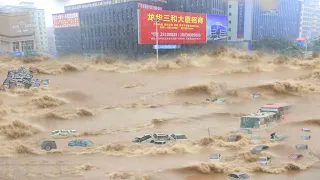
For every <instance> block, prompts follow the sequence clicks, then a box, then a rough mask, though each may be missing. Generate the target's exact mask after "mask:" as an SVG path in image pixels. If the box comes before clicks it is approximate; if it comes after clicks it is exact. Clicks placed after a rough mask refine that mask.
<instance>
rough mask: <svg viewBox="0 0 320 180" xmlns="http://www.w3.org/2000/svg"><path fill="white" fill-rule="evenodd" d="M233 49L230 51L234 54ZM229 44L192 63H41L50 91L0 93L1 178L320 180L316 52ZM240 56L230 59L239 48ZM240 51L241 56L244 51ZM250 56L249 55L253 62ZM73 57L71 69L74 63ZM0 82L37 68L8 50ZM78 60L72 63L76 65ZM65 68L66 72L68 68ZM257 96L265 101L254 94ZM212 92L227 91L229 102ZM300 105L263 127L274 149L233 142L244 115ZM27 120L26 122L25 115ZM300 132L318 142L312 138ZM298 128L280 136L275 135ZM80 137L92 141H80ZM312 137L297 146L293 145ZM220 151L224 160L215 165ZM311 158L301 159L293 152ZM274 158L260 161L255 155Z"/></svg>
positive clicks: (192, 59) (265, 141)
mask: <svg viewBox="0 0 320 180" xmlns="http://www.w3.org/2000/svg"><path fill="white" fill-rule="evenodd" d="M230 51H231V50H230ZM230 51H226V52H223V53H222V54H220V56H218V57H208V56H199V57H197V56H195V57H190V59H188V60H185V61H183V60H179V61H178V60H172V61H160V64H159V65H156V64H155V62H154V61H153V60H150V61H146V62H132V63H128V62H122V61H119V62H115V63H113V64H103V63H102V64H93V63H92V62H88V61H85V60H83V61H77V62H71V61H70V62H68V61H65V62H60V61H59V62H57V61H54V60H51V61H50V60H49V61H40V62H36V63H34V66H35V67H36V68H37V69H38V74H36V75H34V76H35V77H36V78H39V79H41V78H48V79H50V85H49V87H48V88H39V89H34V90H32V89H29V90H19V89H15V90H7V91H6V92H0V98H1V101H0V103H1V104H0V115H1V117H0V120H1V121H0V123H1V127H0V135H1V139H2V141H1V143H0V145H1V146H2V148H1V150H0V156H1V157H0V158H1V163H0V166H1V170H0V177H2V178H3V179H19V180H20V179H46V180H47V179H63V180H64V179H65V180H73V179H77V180H82V179H83V180H85V179H95V180H100V179H132V180H133V179H136V180H138V179H139V180H141V179H143V180H151V179H152V180H166V179H168V180H169V179H170V180H171V179H172V180H180V179H181V180H227V179H228V174H229V173H231V172H234V171H236V172H238V171H240V172H244V173H248V174H249V175H250V177H251V178H252V179H257V180H267V179H271V178H272V179H274V180H278V179H279V180H280V179H281V180H283V179H284V180H285V179H288V180H289V179H290V180H291V179H294V180H300V179H301V180H302V179H308V180H317V179H318V176H319V175H320V173H319V172H320V164H319V158H320V145H319V144H317V141H318V139H317V138H318V137H319V135H320V127H319V124H320V120H319V119H318V117H319V116H320V112H319V110H318V107H319V106H320V103H319V102H320V101H319V98H320V94H319V93H320V83H319V82H320V81H319V80H320V76H319V73H318V72H319V71H318V68H319V67H320V66H319V63H318V62H317V61H318V60H312V61H311V60H310V61H302V60H301V61H300V60H292V62H285V63H282V64H279V63H276V62H274V61H273V59H274V58H275V57H268V56H265V57H258V56H256V55H255V54H248V55H247V56H246V57H247V58H243V57H242V56H240V55H239V56H237V53H239V54H243V52H238V51H235V52H230ZM231 53H232V54H233V56H231V55H230V54H231ZM234 54H236V57H234ZM248 59H249V60H250V61H249V60H248ZM66 64H68V67H69V68H65V67H66ZM0 65H2V69H1V72H0V73H1V75H0V79H1V80H4V79H5V77H6V74H7V71H8V70H10V69H12V68H18V67H20V66H25V67H26V68H29V66H30V64H27V63H23V62H19V60H15V61H12V60H8V59H6V58H5V57H3V58H2V59H1V61H0ZM71 67H72V68H71ZM61 69H63V71H62V70H61ZM255 92H258V93H260V97H259V98H256V99H253V98H252V94H253V93H255ZM207 98H224V99H225V101H224V102H222V103H214V102H209V101H206V99H207ZM282 102H286V103H290V104H292V105H293V106H294V108H293V109H292V113H291V114H290V115H289V118H288V119H287V120H286V121H284V122H281V123H277V124H275V125H273V126H270V127H268V128H261V129H258V130H254V131H253V134H255V135H259V136H260V137H261V143H259V144H265V145H268V146H270V149H269V150H267V151H266V152H263V153H262V154H261V155H259V154H258V155H256V154H252V153H251V152H250V150H251V149H252V148H253V147H255V146H256V144H254V143H252V142H251V141H250V135H244V136H243V138H242V139H241V140H239V141H238V142H228V141H227V137H228V135H230V132H231V131H235V130H237V129H239V128H240V117H241V114H246V113H255V112H257V111H258V110H259V108H260V107H261V106H262V105H264V104H267V103H282ZM18 122H19V123H18ZM302 128H310V129H311V133H309V134H310V135H311V137H312V138H311V139H310V140H309V141H303V140H301V139H300V137H301V136H303V135H305V133H304V132H302V131H301V129H302ZM60 129H71V130H73V129H75V130H78V131H79V133H80V134H79V135H78V137H65V138H56V139H54V138H53V137H51V132H52V131H54V130H60ZM160 132H162V133H167V134H172V133H182V134H185V135H186V137H187V138H188V139H187V140H182V141H177V142H170V143H168V144H163V145H157V144H152V143H148V144H134V143H132V141H133V140H134V138H135V137H136V136H141V135H144V134H153V133H160ZM273 132H279V133H282V134H286V135H288V139H286V140H284V141H281V142H271V141H270V140H269V139H270V134H271V133H273ZM76 139H88V140H91V141H92V142H93V143H94V145H93V146H92V147H70V146H68V142H69V141H70V140H76ZM44 140H55V141H56V144H57V150H52V151H48V152H47V151H44V150H41V146H40V145H41V142H42V141H44ZM297 144H307V145H308V146H309V149H308V150H305V151H297V150H296V149H295V145H297ZM213 153H220V154H222V156H223V158H222V159H221V162H211V161H210V159H209V156H210V155H211V154H213ZM293 153H300V154H303V155H304V158H303V159H301V160H300V161H297V162H292V161H291V160H289V159H288V156H289V155H290V154H293ZM260 156H270V157H271V158H272V163H271V164H269V165H266V166H262V165H258V164H257V163H256V158H258V157H260Z"/></svg>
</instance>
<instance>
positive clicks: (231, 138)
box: [228, 134, 241, 142]
mask: <svg viewBox="0 0 320 180" xmlns="http://www.w3.org/2000/svg"><path fill="white" fill-rule="evenodd" d="M240 139H241V136H240V135H236V134H233V135H230V136H229V137H228V142H237V141H239V140H240Z"/></svg>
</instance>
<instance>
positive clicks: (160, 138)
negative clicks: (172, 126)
mask: <svg viewBox="0 0 320 180" xmlns="http://www.w3.org/2000/svg"><path fill="white" fill-rule="evenodd" d="M152 137H153V139H154V140H153V141H169V140H170V138H169V135H168V134H164V133H154V134H153V135H152Z"/></svg>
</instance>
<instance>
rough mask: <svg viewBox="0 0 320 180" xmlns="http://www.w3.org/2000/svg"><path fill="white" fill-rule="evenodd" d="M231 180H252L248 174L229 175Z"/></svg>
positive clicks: (235, 173)
mask: <svg viewBox="0 0 320 180" xmlns="http://www.w3.org/2000/svg"><path fill="white" fill-rule="evenodd" d="M228 177H229V179H230V180H250V177H249V175H248V174H246V173H239V172H234V173H231V174H229V175H228Z"/></svg>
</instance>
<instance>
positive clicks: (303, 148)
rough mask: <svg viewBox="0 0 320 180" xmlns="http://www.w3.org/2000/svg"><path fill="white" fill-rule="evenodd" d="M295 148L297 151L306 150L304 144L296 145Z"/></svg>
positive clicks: (306, 146)
mask: <svg viewBox="0 0 320 180" xmlns="http://www.w3.org/2000/svg"><path fill="white" fill-rule="evenodd" d="M295 147H296V149H297V150H299V151H303V150H308V145H306V144H298V145H296V146H295Z"/></svg>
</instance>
